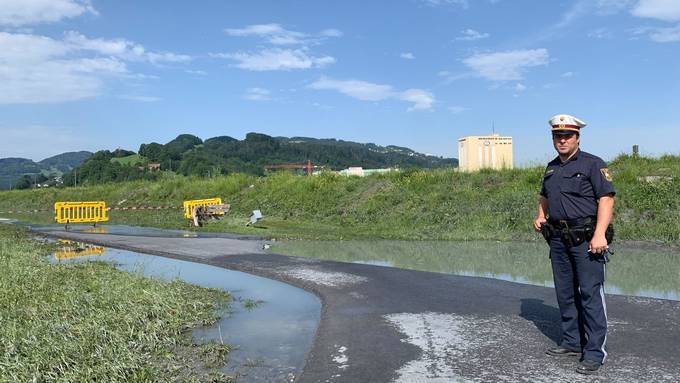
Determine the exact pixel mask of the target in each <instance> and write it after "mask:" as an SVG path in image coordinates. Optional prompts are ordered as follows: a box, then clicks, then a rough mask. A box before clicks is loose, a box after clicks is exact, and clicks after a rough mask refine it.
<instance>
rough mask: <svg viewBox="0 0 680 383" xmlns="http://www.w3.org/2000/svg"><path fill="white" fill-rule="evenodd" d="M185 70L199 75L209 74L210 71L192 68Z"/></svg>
mask: <svg viewBox="0 0 680 383" xmlns="http://www.w3.org/2000/svg"><path fill="white" fill-rule="evenodd" d="M185 72H186V73H189V74H195V75H197V76H206V75H207V74H208V72H206V71H204V70H192V69H187V70H185Z"/></svg>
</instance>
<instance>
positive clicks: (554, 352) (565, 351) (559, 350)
mask: <svg viewBox="0 0 680 383" xmlns="http://www.w3.org/2000/svg"><path fill="white" fill-rule="evenodd" d="M545 353H546V354H548V355H550V356H579V355H580V354H581V353H580V352H578V351H574V350H572V349H569V348H564V347H562V346H557V347H554V348H549V349H548V350H546V352H545Z"/></svg>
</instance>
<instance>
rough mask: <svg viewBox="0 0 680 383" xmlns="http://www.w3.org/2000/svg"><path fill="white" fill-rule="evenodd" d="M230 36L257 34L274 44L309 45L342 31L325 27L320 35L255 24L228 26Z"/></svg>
mask: <svg viewBox="0 0 680 383" xmlns="http://www.w3.org/2000/svg"><path fill="white" fill-rule="evenodd" d="M224 32H226V33H227V34H228V35H229V36H237V37H249V36H255V37H260V38H263V39H265V40H266V41H267V42H268V43H270V44H273V45H309V44H312V43H317V42H318V40H319V37H340V36H342V32H341V31H339V30H337V29H324V30H323V31H321V32H320V33H319V34H318V36H314V35H310V34H307V33H303V32H297V31H290V30H287V29H285V28H283V27H282V26H281V25H280V24H275V23H272V24H254V25H249V26H247V27H245V28H227V29H225V30H224Z"/></svg>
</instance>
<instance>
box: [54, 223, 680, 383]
mask: <svg viewBox="0 0 680 383" xmlns="http://www.w3.org/2000/svg"><path fill="white" fill-rule="evenodd" d="M49 235H52V236H57V237H60V238H66V239H73V240H78V241H84V242H90V243H95V244H100V245H104V246H109V247H115V248H121V249H127V250H132V251H138V252H142V253H150V254H156V255H162V256H166V257H170V258H177V259H183V260H189V261H193V262H198V263H204V264H209V265H214V266H219V267H224V268H227V269H233V270H239V271H244V272H247V273H251V274H255V275H260V276H264V277H268V278H272V279H276V280H280V281H283V282H286V283H289V284H291V285H294V286H298V287H301V288H303V289H305V290H308V291H310V292H313V293H314V294H316V295H317V296H318V297H319V298H320V299H321V302H322V309H321V319H320V323H319V327H318V330H317V333H316V336H315V339H314V343H313V345H312V348H311V350H309V353H308V354H307V358H306V363H305V367H304V369H303V371H302V373H301V374H300V375H299V376H298V379H297V381H299V382H517V381H531V382H554V381H571V382H591V381H599V382H622V381H626V382H637V381H639V382H650V381H653V382H677V381H680V353H678V350H679V349H678V344H680V302H676V301H668V300H659V299H653V298H640V297H629V296H612V295H608V296H607V307H608V313H609V339H608V350H609V358H608V360H607V363H606V364H605V366H604V367H603V369H602V370H601V372H600V373H599V375H598V376H597V377H596V378H594V379H593V378H592V377H585V376H581V375H579V374H577V373H576V372H574V369H575V367H576V365H577V359H576V358H567V359H564V358H561V359H559V358H558V359H556V358H552V357H549V356H547V355H545V349H546V348H548V347H550V346H552V345H554V344H555V342H556V341H557V340H558V337H559V333H558V327H559V311H558V309H557V305H556V302H555V297H554V291H553V289H551V288H546V287H540V286H530V285H523V284H518V283H513V282H507V281H501V280H494V279H487V278H479V277H466V276H456V275H449V274H439V273H432V272H422V271H414V270H403V269H396V268H387V267H379V266H373V265H366V264H354V263H340V262H333V261H320V260H313V259H307V258H296V257H289V256H284V255H278V254H271V253H268V252H265V251H264V250H262V246H263V244H264V242H262V241H257V240H239V239H234V238H176V237H175V238H162V237H139V236H130V235H127V236H121V235H110V234H95V233H73V232H65V231H59V230H55V231H51V232H50V233H49ZM650 278H653V276H650ZM274 319H275V318H274Z"/></svg>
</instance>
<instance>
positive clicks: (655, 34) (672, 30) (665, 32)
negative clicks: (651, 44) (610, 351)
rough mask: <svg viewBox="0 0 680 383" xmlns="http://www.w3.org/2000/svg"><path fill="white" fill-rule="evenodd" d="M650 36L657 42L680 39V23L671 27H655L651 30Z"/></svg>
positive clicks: (669, 41)
mask: <svg viewBox="0 0 680 383" xmlns="http://www.w3.org/2000/svg"><path fill="white" fill-rule="evenodd" d="M649 38H650V39H652V41H656V42H657V43H671V42H677V41H680V25H676V26H674V27H669V28H654V29H653V30H651V31H650V33H649Z"/></svg>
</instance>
